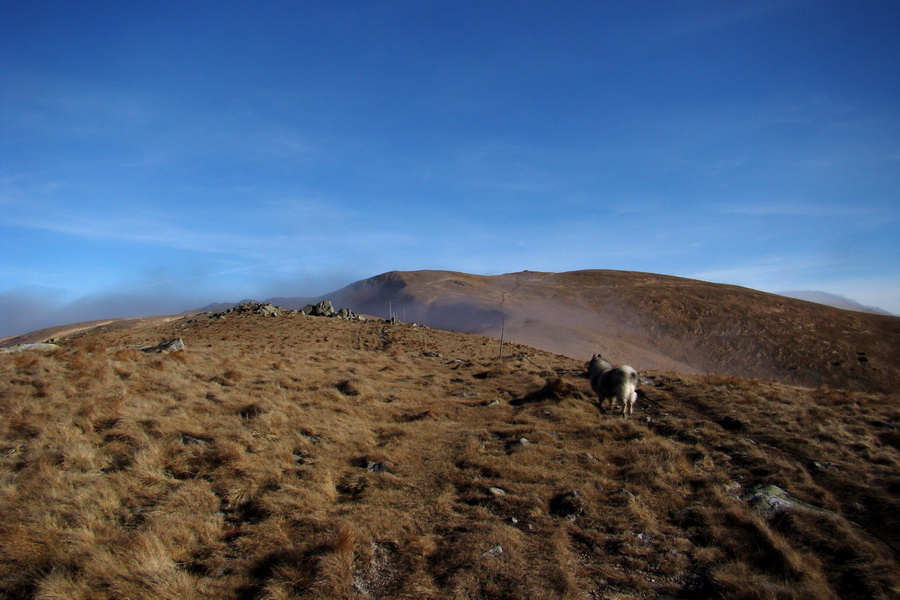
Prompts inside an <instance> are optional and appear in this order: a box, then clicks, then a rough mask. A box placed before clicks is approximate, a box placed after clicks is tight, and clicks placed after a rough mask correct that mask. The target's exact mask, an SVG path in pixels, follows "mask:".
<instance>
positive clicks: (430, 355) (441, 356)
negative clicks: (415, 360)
mask: <svg viewBox="0 0 900 600" xmlns="http://www.w3.org/2000/svg"><path fill="white" fill-rule="evenodd" d="M422 356H429V357H431V358H443V356H444V355H443V354H441V353H440V352H432V351H428V352H423V353H422Z"/></svg>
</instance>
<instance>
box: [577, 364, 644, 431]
mask: <svg viewBox="0 0 900 600" xmlns="http://www.w3.org/2000/svg"><path fill="white" fill-rule="evenodd" d="M588 378H589V379H590V380H591V387H592V388H593V390H594V391H595V392H596V393H597V397H598V398H599V400H600V408H601V409H602V408H603V402H604V401H605V400H606V399H609V405H610V408H611V409H615V408H616V406H617V405H618V404H619V403H621V404H622V415H623V416H625V417H628V416H629V415H631V412H632V409H633V408H634V403H635V402H636V401H637V384H638V374H637V371H635V370H634V369H633V368H632V367H630V366H628V365H623V366H621V367H616V368H613V366H612V365H611V364H609V362H608V361H606V360H604V359H603V358H601V357H600V355H599V354H595V355H594V356H593V357H592V358H591V362H590V363H588Z"/></svg>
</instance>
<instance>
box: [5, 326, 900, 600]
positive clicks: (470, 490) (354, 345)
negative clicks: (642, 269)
mask: <svg viewBox="0 0 900 600" xmlns="http://www.w3.org/2000/svg"><path fill="white" fill-rule="evenodd" d="M175 336H180V337H182V338H183V339H184V341H185V343H186V346H187V349H186V350H185V351H182V352H172V353H169V354H154V353H143V352H141V351H139V348H140V347H142V346H148V345H152V344H156V343H158V342H160V341H162V340H164V339H167V338H170V337H175ZM60 345H61V347H60V348H59V349H58V350H55V351H52V352H50V353H41V352H21V353H16V354H6V355H0V514H3V519H2V522H0V596H2V597H4V598H15V599H19V598H22V599H39V598H40V599H51V598H66V599H91V600H100V599H119V598H122V599H124V598H127V599H140V598H147V599H150V598H173V599H175V598H178V599H187V600H189V599H192V598H198V599H199V598H227V599H234V600H250V599H263V598H273V599H287V598H347V599H350V598H361V599H381V598H384V599H388V598H434V599H439V598H492V599H493V598H495V599H513V598H533V599H541V598H567V599H594V598H617V599H627V598H717V597H728V598H806V599H814V598H815V599H820V598H835V599H837V598H841V599H846V598H860V599H862V598H885V599H887V598H894V597H897V595H898V594H900V575H898V573H900V569H898V564H897V555H896V551H897V548H898V542H900V524H898V517H897V515H898V514H900V500H898V498H900V494H898V492H900V475H898V473H900V451H898V443H900V434H898V432H897V426H898V425H900V406H898V399H900V395H898V394H892V395H887V394H877V393H861V392H856V391H846V390H842V389H836V388H827V387H822V388H815V389H805V388H795V387H789V386H785V385H780V384H775V383H772V382H768V381H764V380H749V379H741V378H737V377H731V376H692V375H678V374H675V373H667V372H647V373H644V372H642V376H643V377H645V378H646V382H645V384H644V385H643V391H644V393H645V397H644V398H642V399H641V400H640V401H639V402H638V405H637V407H636V411H635V417H634V418H632V419H629V420H626V419H623V418H622V417H621V416H616V415H612V414H606V413H602V412H601V411H599V410H598V409H597V408H596V407H595V406H594V404H593V398H592V395H591V393H590V390H589V385H588V382H587V380H586V379H585V378H584V376H583V368H584V365H583V363H582V362H581V361H578V360H573V359H570V358H566V357H563V356H560V355H555V354H549V353H546V352H542V351H538V350H534V349H532V348H528V347H525V346H518V345H510V344H507V345H505V346H504V347H503V350H502V356H501V355H500V348H499V345H498V343H497V342H496V341H495V340H491V339H488V338H482V337H477V336H472V335H466V334H458V333H448V332H442V331H437V330H433V329H427V328H422V327H413V326H410V325H390V324H388V323H384V322H381V321H370V322H367V323H357V322H345V321H340V320H334V319H325V318H311V317H302V316H296V315H287V316H283V317H277V318H275V317H262V316H258V315H230V316H228V317H226V318H219V319H205V318H195V319H191V318H184V319H181V320H177V321H173V322H170V323H165V324H162V325H148V326H147V327H143V328H138V329H135V330H131V331H103V330H96V331H91V332H87V333H83V334H78V335H76V336H73V337H71V338H68V339H64V340H62V341H61V342H60ZM585 358H588V357H585ZM634 366H636V367H638V368H639V369H640V368H641V365H640V364H635V365H634ZM766 484H772V485H777V486H779V487H780V488H783V489H784V490H785V491H786V492H787V493H789V494H790V495H791V496H792V497H794V498H796V499H797V501H799V502H803V503H805V504H802V505H800V506H799V507H798V508H794V509H791V510H786V511H785V512H782V513H781V514H778V515H774V516H770V517H767V516H766V515H765V514H764V513H763V512H760V511H759V510H757V509H756V508H754V506H753V503H752V501H751V500H750V496H749V494H750V493H751V492H752V491H753V490H755V489H757V488H758V487H759V486H760V485H766Z"/></svg>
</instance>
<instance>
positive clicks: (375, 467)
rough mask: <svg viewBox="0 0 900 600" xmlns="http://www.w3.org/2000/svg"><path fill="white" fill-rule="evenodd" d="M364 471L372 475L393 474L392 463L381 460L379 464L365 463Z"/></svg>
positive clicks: (373, 462) (370, 461)
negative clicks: (366, 470)
mask: <svg viewBox="0 0 900 600" xmlns="http://www.w3.org/2000/svg"><path fill="white" fill-rule="evenodd" d="M366 469H368V470H369V471H371V472H373V473H393V472H394V463H392V462H391V461H389V460H383V461H381V462H375V461H372V460H369V461H366Z"/></svg>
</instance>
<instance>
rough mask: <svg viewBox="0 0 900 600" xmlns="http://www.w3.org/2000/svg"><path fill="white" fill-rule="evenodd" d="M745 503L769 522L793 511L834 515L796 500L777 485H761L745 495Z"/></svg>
mask: <svg viewBox="0 0 900 600" xmlns="http://www.w3.org/2000/svg"><path fill="white" fill-rule="evenodd" d="M744 501H745V502H747V504H749V505H750V507H751V508H753V509H754V510H756V511H758V512H759V513H761V514H762V515H763V516H764V517H765V518H766V519H767V520H771V519H773V518H774V517H777V516H778V515H780V514H781V513H784V512H787V511H791V510H806V511H811V512H816V513H821V514H832V513H831V511H830V510H827V509H824V508H822V507H820V506H814V505H812V504H808V503H806V502H803V501H802V500H798V499H797V498H794V497H793V496H791V495H790V494H788V493H787V492H786V491H784V490H783V489H781V488H780V487H778V486H777V485H760V486H756V487H754V488H752V489H751V490H749V491H748V492H747V494H746V495H744Z"/></svg>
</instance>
